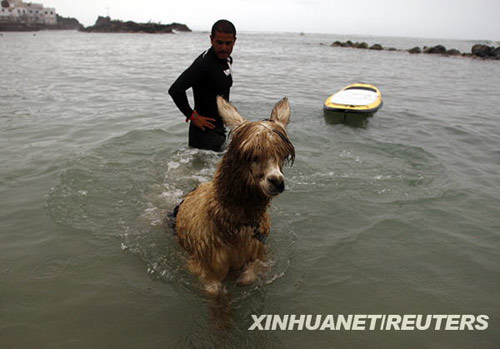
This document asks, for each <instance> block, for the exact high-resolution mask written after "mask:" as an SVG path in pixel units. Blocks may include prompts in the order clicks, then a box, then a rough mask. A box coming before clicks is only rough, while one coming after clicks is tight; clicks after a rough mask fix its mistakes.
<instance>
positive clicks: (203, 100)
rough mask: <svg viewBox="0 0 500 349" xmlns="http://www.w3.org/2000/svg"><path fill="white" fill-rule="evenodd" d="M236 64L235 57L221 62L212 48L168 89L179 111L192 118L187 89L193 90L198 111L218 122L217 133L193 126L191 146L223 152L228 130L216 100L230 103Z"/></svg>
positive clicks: (195, 106)
mask: <svg viewBox="0 0 500 349" xmlns="http://www.w3.org/2000/svg"><path fill="white" fill-rule="evenodd" d="M232 62H233V60H232V58H231V57H229V58H228V59H227V60H221V59H219V58H218V57H217V55H216V54H215V52H214V50H213V48H210V49H209V50H207V51H205V52H204V53H202V54H201V55H200V56H199V57H198V58H196V59H195V61H194V62H193V64H191V66H190V67H189V68H187V69H186V70H185V71H184V72H183V73H182V74H181V75H180V76H179V77H178V78H177V80H176V81H175V82H174V83H173V84H172V86H170V89H169V90H168V93H169V94H170V96H172V99H173V100H174V102H175V105H177V108H179V110H180V111H181V112H182V113H183V114H184V115H185V116H186V118H189V117H190V116H191V114H192V113H193V109H192V108H191V106H190V105H189V101H188V98H187V95H186V90H188V89H189V88H193V96H194V109H195V110H196V111H197V112H198V114H200V115H202V116H205V117H210V118H214V119H215V128H214V129H213V130H210V129H208V128H206V127H205V131H203V130H201V129H200V128H198V127H196V126H195V125H194V124H193V123H192V122H191V123H190V125H189V145H190V146H191V147H195V148H200V149H210V150H216V151H219V150H221V147H222V145H223V144H224V141H225V140H226V130H225V128H224V123H223V121H222V119H221V117H220V116H219V113H218V111H217V102H216V97H217V96H222V97H224V98H225V99H226V100H228V101H229V89H230V88H231V86H232V84H233V77H232V74H231V64H232Z"/></svg>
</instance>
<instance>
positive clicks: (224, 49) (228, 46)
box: [210, 31, 236, 59]
mask: <svg viewBox="0 0 500 349" xmlns="http://www.w3.org/2000/svg"><path fill="white" fill-rule="evenodd" d="M210 41H211V43H212V47H213V48H214V51H215V54H216V55H217V57H218V58H219V59H227V57H229V56H230V55H231V52H233V47H234V43H235V42H236V37H235V36H234V34H229V33H220V32H217V31H216V32H215V36H212V35H210Z"/></svg>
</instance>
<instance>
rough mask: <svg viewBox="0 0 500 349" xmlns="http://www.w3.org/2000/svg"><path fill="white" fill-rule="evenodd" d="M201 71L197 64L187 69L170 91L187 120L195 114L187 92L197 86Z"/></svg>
mask: <svg viewBox="0 0 500 349" xmlns="http://www.w3.org/2000/svg"><path fill="white" fill-rule="evenodd" d="M199 74H200V72H199V69H197V68H196V66H195V64H194V63H193V65H191V66H190V67H189V68H187V69H186V70H185V71H184V72H183V73H182V74H181V75H180V76H179V77H178V78H177V80H175V82H174V83H173V84H172V86H170V88H169V89H168V94H169V95H170V96H171V97H172V99H173V101H174V103H175V105H176V106H177V108H179V110H180V111H181V113H182V114H184V116H185V117H186V118H189V117H190V116H191V115H192V114H193V109H192V108H191V106H190V105H189V101H188V98H187V94H186V91H187V90H188V89H189V88H191V87H193V85H195V84H196V82H197V79H199V77H197V75H199Z"/></svg>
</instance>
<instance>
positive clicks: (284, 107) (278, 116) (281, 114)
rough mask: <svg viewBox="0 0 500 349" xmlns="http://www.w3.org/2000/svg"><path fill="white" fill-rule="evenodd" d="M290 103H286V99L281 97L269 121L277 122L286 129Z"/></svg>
mask: <svg viewBox="0 0 500 349" xmlns="http://www.w3.org/2000/svg"><path fill="white" fill-rule="evenodd" d="M290 114H291V111H290V103H288V98H286V97H283V99H282V100H281V101H279V102H278V103H276V105H275V106H274V108H273V111H272V112H271V120H274V121H276V122H279V123H280V124H281V125H283V127H286V125H287V124H288V121H290Z"/></svg>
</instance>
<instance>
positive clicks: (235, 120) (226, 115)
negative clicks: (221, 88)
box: [217, 96, 245, 129]
mask: <svg viewBox="0 0 500 349" xmlns="http://www.w3.org/2000/svg"><path fill="white" fill-rule="evenodd" d="M217 107H218V109H219V115H220V116H221V117H222V120H223V121H224V124H225V125H226V126H227V127H229V128H230V129H233V128H235V127H236V126H239V125H241V124H242V123H244V122H245V119H244V118H243V117H242V116H241V115H240V114H239V113H238V111H237V110H236V108H235V107H234V106H233V105H232V104H231V103H229V102H228V101H226V100H225V99H224V98H223V97H221V96H217Z"/></svg>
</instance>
